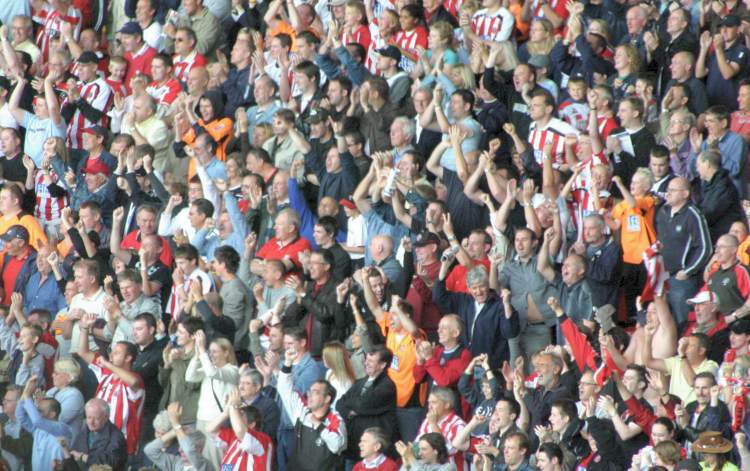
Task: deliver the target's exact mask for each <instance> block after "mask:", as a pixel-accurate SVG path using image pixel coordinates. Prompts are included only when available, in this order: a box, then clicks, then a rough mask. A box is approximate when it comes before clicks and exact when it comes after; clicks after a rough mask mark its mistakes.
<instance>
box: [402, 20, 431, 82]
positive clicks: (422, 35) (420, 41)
mask: <svg viewBox="0 0 750 471" xmlns="http://www.w3.org/2000/svg"><path fill="white" fill-rule="evenodd" d="M394 42H395V45H396V46H398V47H400V48H401V49H403V50H405V51H407V52H409V53H411V54H414V55H416V54H417V47H423V48H425V49H427V30H426V29H425V27H424V26H417V27H416V28H414V30H413V31H411V32H406V31H404V30H401V31H399V32H398V33H397V34H396V39H395V41H394ZM399 65H400V66H401V69H403V70H404V71H405V72H411V71H412V69H413V68H414V66H415V62H414V61H413V60H411V59H409V58H408V57H406V55H403V56H402V57H401V63H400V64H399Z"/></svg>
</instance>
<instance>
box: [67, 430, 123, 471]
mask: <svg viewBox="0 0 750 471" xmlns="http://www.w3.org/2000/svg"><path fill="white" fill-rule="evenodd" d="M89 433H90V432H89V428H88V427H83V431H82V433H81V434H79V435H78V438H77V440H76V443H74V444H73V447H72V449H73V450H75V451H80V452H81V453H85V454H87V455H89V459H88V461H86V465H87V467H88V466H91V465H92V464H106V465H109V466H111V467H112V469H125V463H126V462H127V461H128V446H127V443H126V442H125V436H124V435H123V434H122V432H121V431H120V430H119V429H118V428H117V427H116V426H115V425H114V424H113V423H112V422H109V421H107V423H106V424H105V425H104V428H103V429H102V430H101V431H100V432H99V436H98V437H97V439H96V441H94V443H93V444H92V445H91V446H89Z"/></svg>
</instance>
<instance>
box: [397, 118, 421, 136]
mask: <svg viewBox="0 0 750 471" xmlns="http://www.w3.org/2000/svg"><path fill="white" fill-rule="evenodd" d="M393 124H397V125H400V126H401V130H402V131H403V133H404V134H406V135H407V136H409V140H412V139H414V136H416V135H417V123H416V122H415V121H414V120H413V119H409V118H407V117H406V116H398V117H396V118H395V119H394V120H393Z"/></svg>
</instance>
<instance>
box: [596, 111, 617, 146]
mask: <svg viewBox="0 0 750 471" xmlns="http://www.w3.org/2000/svg"><path fill="white" fill-rule="evenodd" d="M596 122H597V123H599V137H601V139H602V142H605V141H606V140H607V138H608V137H609V135H610V134H612V131H614V130H615V129H617V128H618V127H620V126H619V125H618V124H617V120H616V119H615V118H613V117H611V116H597V117H596Z"/></svg>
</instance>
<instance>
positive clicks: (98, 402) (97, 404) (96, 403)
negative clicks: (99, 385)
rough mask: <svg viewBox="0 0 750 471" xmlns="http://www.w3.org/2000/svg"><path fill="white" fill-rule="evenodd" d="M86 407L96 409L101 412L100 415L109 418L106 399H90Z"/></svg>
mask: <svg viewBox="0 0 750 471" xmlns="http://www.w3.org/2000/svg"><path fill="white" fill-rule="evenodd" d="M86 407H88V408H92V407H93V408H96V409H98V410H99V413H100V414H102V415H104V416H105V417H107V418H109V404H107V401H105V400H104V399H99V398H98V397H95V398H93V399H89V402H87V403H86Z"/></svg>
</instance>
